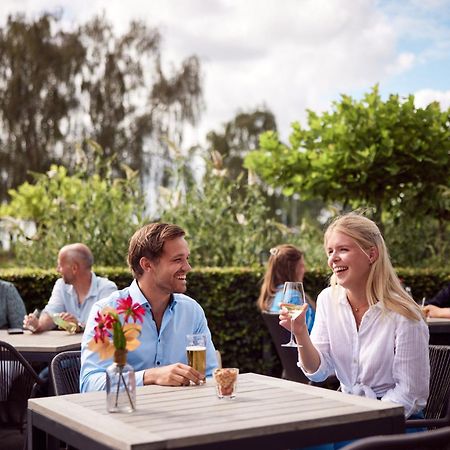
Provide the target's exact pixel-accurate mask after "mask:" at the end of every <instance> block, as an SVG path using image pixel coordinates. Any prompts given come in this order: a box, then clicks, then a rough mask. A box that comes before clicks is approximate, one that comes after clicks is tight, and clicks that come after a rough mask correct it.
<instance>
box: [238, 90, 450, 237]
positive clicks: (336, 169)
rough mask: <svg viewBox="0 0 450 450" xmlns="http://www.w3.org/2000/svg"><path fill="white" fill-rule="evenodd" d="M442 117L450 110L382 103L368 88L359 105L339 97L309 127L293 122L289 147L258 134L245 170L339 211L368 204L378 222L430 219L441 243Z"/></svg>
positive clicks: (444, 206) (445, 156) (448, 177)
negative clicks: (334, 205)
mask: <svg viewBox="0 0 450 450" xmlns="http://www.w3.org/2000/svg"><path fill="white" fill-rule="evenodd" d="M449 118H450V110H448V111H441V109H440V107H439V105H438V104H437V103H431V104H430V105H428V106H427V107H426V108H416V107H415V106H414V97H413V96H412V95H410V96H409V97H408V98H406V99H400V98H399V96H398V95H390V96H389V98H388V99H387V100H386V101H383V100H382V99H381V97H380V95H379V92H378V86H375V87H374V88H373V89H372V91H371V92H370V93H368V94H366V95H365V96H364V98H363V99H362V100H361V101H355V100H353V99H352V98H351V97H349V96H346V95H343V96H342V99H341V102H334V103H333V107H332V111H331V112H329V113H328V112H326V113H323V114H322V115H318V114H316V113H314V112H312V111H308V128H307V129H304V128H302V127H301V125H300V124H299V123H295V124H293V126H292V133H291V135H290V138H289V145H288V144H284V143H282V142H280V141H279V139H278V136H277V134H276V133H273V132H267V133H265V134H263V135H262V136H261V139H260V148H259V149H258V150H256V151H255V152H252V153H251V154H249V155H248V156H247V158H246V161H245V165H246V167H248V168H251V169H253V170H255V171H256V172H257V173H258V174H259V175H260V176H261V177H262V179H263V180H264V181H266V182H267V183H269V184H271V185H273V186H279V187H281V188H283V190H284V192H285V193H287V194H292V193H294V192H297V193H299V194H300V195H301V196H302V197H303V198H314V197H316V198H321V199H323V200H324V201H326V202H338V203H341V204H342V205H343V206H344V208H345V207H350V208H356V207H360V206H368V207H373V208H374V214H375V216H374V217H375V220H377V221H378V222H379V223H387V222H389V221H391V222H392V221H395V220H399V219H400V218H401V217H405V219H408V218H409V220H410V221H414V222H415V223H417V222H420V221H423V220H430V219H432V220H435V221H436V222H437V225H436V226H435V232H438V233H440V236H441V241H442V242H444V241H445V240H446V238H445V235H446V234H447V233H446V232H447V227H448V220H449V218H450V208H449V187H448V186H449V185H450V173H449V171H448V166H449V161H448V160H449V152H450V120H449ZM411 214H412V216H411Z"/></svg>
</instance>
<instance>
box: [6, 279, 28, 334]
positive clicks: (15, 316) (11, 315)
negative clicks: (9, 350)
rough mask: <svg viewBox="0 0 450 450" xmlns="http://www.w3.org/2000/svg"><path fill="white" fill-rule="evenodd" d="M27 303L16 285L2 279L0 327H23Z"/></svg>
mask: <svg viewBox="0 0 450 450" xmlns="http://www.w3.org/2000/svg"><path fill="white" fill-rule="evenodd" d="M25 314H26V309H25V304H24V302H23V300H22V297H21V296H20V294H19V292H18V291H17V289H16V287H15V286H14V285H13V284H12V283H9V282H8V281H4V280H0V328H22V321H23V316H24V315H25Z"/></svg>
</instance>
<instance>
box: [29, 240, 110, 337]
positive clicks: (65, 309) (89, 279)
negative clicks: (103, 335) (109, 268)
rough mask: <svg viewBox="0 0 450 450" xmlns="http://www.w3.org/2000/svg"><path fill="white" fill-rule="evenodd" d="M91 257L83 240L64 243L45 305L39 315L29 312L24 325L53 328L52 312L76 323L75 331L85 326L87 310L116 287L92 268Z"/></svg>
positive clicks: (41, 329)
mask: <svg viewBox="0 0 450 450" xmlns="http://www.w3.org/2000/svg"><path fill="white" fill-rule="evenodd" d="M93 263H94V258H93V256H92V253H91V250H90V249H89V248H88V247H87V246H86V245H84V244H81V243H76V244H69V245H65V246H64V247H62V248H61V250H60V251H59V253H58V263H57V267H56V270H57V271H58V273H59V274H60V275H61V278H60V279H58V280H57V281H56V283H55V286H54V287H53V291H52V294H51V297H50V300H49V301H48V304H47V306H46V307H45V308H44V310H43V311H42V314H41V315H40V317H39V318H37V317H35V316H34V315H33V314H28V315H26V316H25V318H24V320H23V326H24V328H28V329H30V330H32V331H33V332H35V333H39V332H42V331H46V330H51V329H53V328H55V323H54V321H53V318H52V315H54V314H57V315H59V316H60V317H61V319H63V320H65V321H67V322H72V323H74V324H76V326H77V331H79V332H81V331H83V329H84V324H85V323H86V321H87V318H88V316H89V311H90V309H91V307H92V306H93V305H94V303H95V302H97V301H98V300H100V299H102V298H104V297H107V296H108V295H109V294H111V293H112V292H114V291H116V290H117V286H116V284H115V283H114V282H112V281H110V280H108V279H107V278H102V277H98V276H97V275H95V273H94V272H92V265H93Z"/></svg>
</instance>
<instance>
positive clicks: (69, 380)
mask: <svg viewBox="0 0 450 450" xmlns="http://www.w3.org/2000/svg"><path fill="white" fill-rule="evenodd" d="M80 368H81V351H80V350H74V351H68V352H61V353H58V354H57V355H56V356H55V357H54V358H53V360H52V362H51V364H50V375H51V378H52V380H53V388H54V390H55V395H66V394H77V393H79V392H80Z"/></svg>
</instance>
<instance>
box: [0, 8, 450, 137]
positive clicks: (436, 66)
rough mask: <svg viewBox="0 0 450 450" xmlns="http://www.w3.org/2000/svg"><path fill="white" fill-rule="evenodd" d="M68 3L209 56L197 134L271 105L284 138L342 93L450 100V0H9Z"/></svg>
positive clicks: (0, 16) (0, 17)
mask: <svg viewBox="0 0 450 450" xmlns="http://www.w3.org/2000/svg"><path fill="white" fill-rule="evenodd" d="M43 11H48V12H52V11H62V13H63V16H62V18H63V22H64V24H65V26H67V27H69V28H70V27H73V26H75V25H76V24H80V23H83V22H85V21H87V20H89V19H91V18H92V17H93V16H94V15H96V14H101V13H105V14H106V16H107V18H108V19H109V20H110V21H111V22H112V23H113V24H114V25H115V27H116V29H117V31H118V33H122V32H124V31H125V30H126V29H127V28H128V24H129V21H130V20H132V19H140V20H144V21H145V22H146V23H147V24H148V25H149V26H152V27H156V28H158V29H159V31H160V32H161V34H162V55H163V62H164V64H165V66H166V67H170V66H171V65H174V66H175V67H177V66H178V65H179V64H180V63H181V61H182V60H183V59H184V58H186V57H188V56H191V55H193V54H195V55H197V56H198V57H199V58H200V60H201V65H202V79H203V88H204V102H205V110H204V112H203V114H202V118H201V121H200V123H199V124H198V125H197V126H196V127H195V128H194V129H192V130H189V132H188V141H190V142H191V143H196V142H200V143H201V142H204V138H205V136H206V133H207V132H208V131H210V130H215V131H221V129H222V126H223V124H224V123H226V122H227V121H229V120H232V119H233V118H234V116H235V115H236V113H238V112H241V111H244V112H245V111H252V110H254V109H255V108H258V107H266V108H268V109H270V110H271V111H272V112H273V113H274V115H275V118H276V121H277V125H278V129H279V131H280V135H281V137H282V138H283V139H284V138H287V136H288V135H289V132H290V124H291V123H292V122H293V121H300V122H301V123H302V125H306V110H307V109H311V110H314V111H316V112H322V111H325V110H329V109H330V108H331V105H332V102H333V101H339V99H340V95H341V94H346V95H351V96H352V97H353V98H355V99H360V98H361V97H362V96H363V94H364V93H366V92H369V90H370V89H371V88H372V87H373V86H374V85H375V84H376V83H378V84H379V88H380V92H381V94H382V96H383V97H384V98H386V97H387V96H388V95H389V94H399V95H400V96H407V95H409V94H414V95H415V98H416V105H417V106H421V107H423V106H426V105H427V104H428V103H429V102H430V101H433V100H437V101H439V102H440V103H441V106H442V108H445V109H447V108H449V107H450V0H390V1H389V0H385V1H374V0H127V1H123V0H77V1H73V0H64V1H63V0H59V1H58V0H2V1H1V2H0V23H1V24H2V25H3V24H4V23H5V21H6V18H7V16H8V15H9V14H14V13H17V12H20V13H24V14H25V15H26V16H27V17H28V18H36V17H38V15H39V14H41V13H42V12H43Z"/></svg>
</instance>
